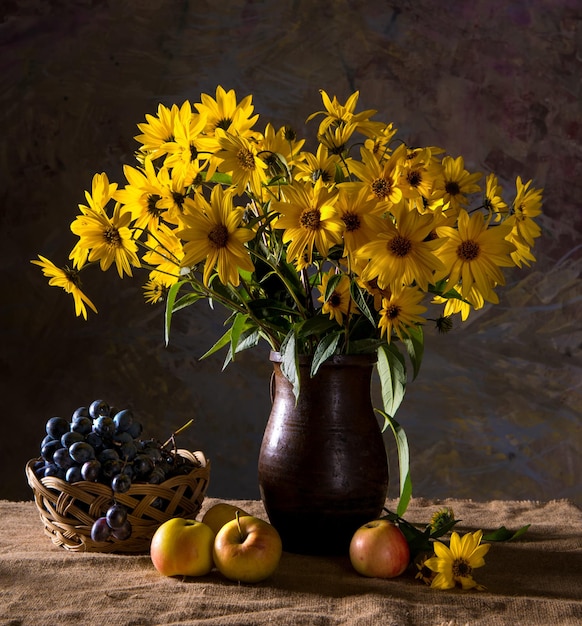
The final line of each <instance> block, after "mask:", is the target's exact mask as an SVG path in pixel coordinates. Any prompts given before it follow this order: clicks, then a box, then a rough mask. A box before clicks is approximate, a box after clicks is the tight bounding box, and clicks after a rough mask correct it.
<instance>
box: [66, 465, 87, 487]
mask: <svg viewBox="0 0 582 626" xmlns="http://www.w3.org/2000/svg"><path fill="white" fill-rule="evenodd" d="M65 480H66V481H67V482H68V483H78V482H79V481H80V480H83V475H82V473H81V468H80V467H79V466H78V465H73V466H71V467H69V469H68V470H67V473H66V474H65Z"/></svg>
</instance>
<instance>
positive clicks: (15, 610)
mask: <svg viewBox="0 0 582 626" xmlns="http://www.w3.org/2000/svg"><path fill="white" fill-rule="evenodd" d="M216 502H217V500H214V499H207V500H206V501H205V503H204V507H203V509H202V512H201V514H202V513H203V512H204V510H206V508H207V507H209V506H211V505H212V504H214V503H216ZM235 503H236V504H237V505H238V506H240V507H241V508H243V509H245V510H246V511H248V512H250V513H253V514H256V515H259V516H261V517H265V514H264V510H263V508H262V505H261V504H260V503H259V502H256V501H246V500H240V501H236V502H235ZM391 504H392V505H393V503H390V502H389V503H388V506H389V507H390V505H391ZM441 505H448V506H452V507H453V509H454V511H455V513H456V517H457V518H460V519H462V522H461V523H460V524H459V526H458V529H459V531H461V532H463V531H466V530H472V529H477V528H483V529H489V530H490V529H494V528H497V527H499V526H501V525H505V526H507V527H508V528H510V529H517V528H518V527H520V526H523V525H525V524H531V528H530V530H529V531H528V533H527V534H526V535H525V537H524V538H523V539H521V540H519V541H516V542H510V543H496V544H494V545H493V546H492V548H491V549H490V551H489V554H488V555H487V557H486V566H485V567H484V568H482V569H480V570H478V571H477V572H476V576H475V577H476V579H477V580H478V581H479V582H480V583H482V584H484V585H485V586H486V587H487V590H486V591H483V592H476V591H471V592H463V591H460V590H453V591H438V590H433V589H430V588H429V587H426V586H425V585H423V584H422V583H420V582H419V581H418V580H415V579H414V576H413V573H412V572H410V573H408V572H407V573H406V574H404V575H403V576H401V577H399V578H397V579H392V580H379V579H369V578H364V577H362V576H359V575H358V574H357V573H356V572H355V571H354V570H353V569H352V568H351V565H350V563H349V560H348V558H347V557H332V558H329V557H309V556H300V555H295V554H288V553H284V554H283V557H282V560H281V563H280V566H279V569H278V570H277V572H276V573H275V575H274V576H273V577H272V578H270V579H269V580H267V581H264V582H262V583H259V584H256V585H239V584H236V583H232V582H229V581H227V580H226V579H224V578H223V577H222V576H221V575H220V574H219V573H218V572H216V571H213V572H212V573H211V574H210V575H208V576H205V577H203V578H198V579H194V578H191V579H181V578H164V577H163V576H161V575H160V574H158V573H157V572H156V570H155V569H154V568H153V566H152V564H151V561H150V559H149V556H147V555H144V556H122V555H108V554H96V553H83V554H81V553H70V552H67V551H66V550H64V549H63V548H59V547H57V546H55V545H53V544H52V542H51V541H50V539H49V538H48V537H47V536H45V535H44V533H43V529H42V523H41V522H40V519H39V516H38V513H37V511H36V508H35V505H34V503H33V502H8V501H0V624H1V625H2V626H8V625H11V626H16V625H19V626H61V625H66V624H75V625H80V626H92V625H99V626H105V625H107V626H122V625H123V626H154V625H155V626H157V625H162V624H164V625H170V624H181V625H186V624H208V625H213V624H216V625H218V624H220V625H223V624H231V625H236V626H244V625H253V626H255V625H262V624H273V625H275V626H285V625H287V624H289V625H292V626H299V625H302V624H306V625H307V624H308V625H320V626H325V625H332V624H333V625H335V624H355V625H362V626H364V625H365V626H369V625H375V624H381V625H383V626H389V625H398V626H401V625H408V624H410V625H413V626H416V625H418V626H428V625H447V626H449V625H450V626H457V625H459V626H460V625H465V624H471V625H473V624H484V625H485V624H486V625H487V626H495V625H497V624H512V625H517V624H524V625H527V626H536V625H538V624H543V625H544V626H546V625H554V624H560V625H579V624H582V511H580V509H578V508H577V507H576V506H574V505H573V504H571V503H569V502H567V501H552V502H548V503H538V502H505V501H494V502H487V503H478V502H471V501H455V500H451V501H444V502H439V503H435V502H432V501H427V500H422V499H416V500H413V502H412V504H411V506H410V507H409V510H408V512H407V515H406V517H407V519H409V521H411V522H426V521H428V519H429V518H430V515H431V514H432V512H433V511H434V510H435V508H436V507H438V506H441Z"/></svg>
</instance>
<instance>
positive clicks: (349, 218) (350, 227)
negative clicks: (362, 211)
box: [342, 213, 361, 233]
mask: <svg viewBox="0 0 582 626" xmlns="http://www.w3.org/2000/svg"><path fill="white" fill-rule="evenodd" d="M342 220H343V222H344V224H345V225H346V230H347V231H348V232H349V233H351V232H354V231H355V230H358V229H359V228H360V226H361V222H360V216H359V215H358V214H357V213H344V215H343V216H342Z"/></svg>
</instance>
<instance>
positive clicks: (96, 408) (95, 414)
mask: <svg viewBox="0 0 582 626" xmlns="http://www.w3.org/2000/svg"><path fill="white" fill-rule="evenodd" d="M110 410H111V409H110V407H109V404H108V403H107V402H105V400H94V401H93V402H91V404H90V405H89V417H92V418H93V419H94V420H95V419H97V418H99V417H109V413H110Z"/></svg>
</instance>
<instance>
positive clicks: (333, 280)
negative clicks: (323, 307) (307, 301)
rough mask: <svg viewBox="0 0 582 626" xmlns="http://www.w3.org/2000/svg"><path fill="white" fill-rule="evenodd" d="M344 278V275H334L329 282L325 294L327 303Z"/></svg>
mask: <svg viewBox="0 0 582 626" xmlns="http://www.w3.org/2000/svg"><path fill="white" fill-rule="evenodd" d="M342 276H343V274H334V275H333V276H331V277H330V278H329V280H328V281H327V285H326V286H325V293H324V294H323V297H324V301H325V302H327V301H328V300H329V299H330V298H331V296H332V294H333V292H334V291H335V290H336V287H337V286H338V285H339V282H340V280H341V279H342Z"/></svg>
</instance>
